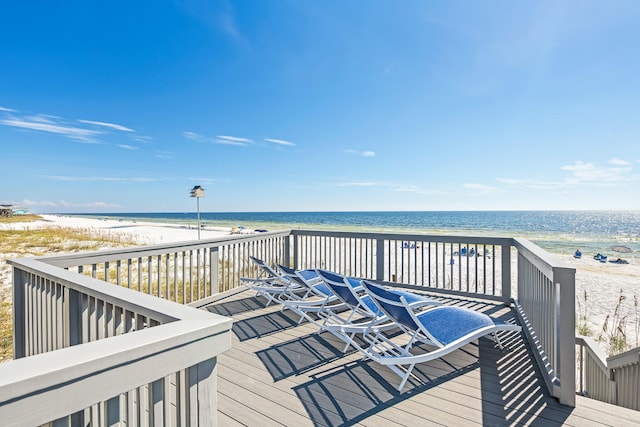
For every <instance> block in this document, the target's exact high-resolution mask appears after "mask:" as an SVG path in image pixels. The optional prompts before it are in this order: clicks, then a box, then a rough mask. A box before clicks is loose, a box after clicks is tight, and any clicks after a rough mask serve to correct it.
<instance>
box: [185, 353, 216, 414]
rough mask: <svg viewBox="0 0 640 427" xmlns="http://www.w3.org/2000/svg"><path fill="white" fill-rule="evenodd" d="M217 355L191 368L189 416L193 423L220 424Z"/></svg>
mask: <svg viewBox="0 0 640 427" xmlns="http://www.w3.org/2000/svg"><path fill="white" fill-rule="evenodd" d="M217 388H218V369H217V357H214V358H212V359H209V360H205V361H204V362H201V363H198V364H197V365H194V366H192V367H191V368H189V402H190V405H189V418H190V420H191V424H192V425H200V426H215V425H217V424H218V395H217V393H218V390H217Z"/></svg>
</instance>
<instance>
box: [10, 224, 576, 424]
mask: <svg viewBox="0 0 640 427" xmlns="http://www.w3.org/2000/svg"><path fill="white" fill-rule="evenodd" d="M516 253H517V255H518V258H517V259H518V269H517V291H515V292H514V291H512V284H513V280H512V273H513V272H512V268H511V261H512V255H513V254H516ZM250 255H251V256H256V257H258V258H261V259H263V260H265V261H266V262H268V263H269V264H275V263H281V264H285V265H291V266H295V267H297V268H326V269H329V270H334V271H336V272H339V273H342V274H346V275H351V276H355V277H361V278H367V279H372V280H377V281H381V282H385V283H388V284H390V285H395V286H403V287H408V288H414V289H422V290H428V291H432V292H442V293H448V294H456V295H462V296H470V297H479V298H485V299H493V300H499V301H503V302H505V303H511V302H512V301H514V297H515V303H516V307H517V308H518V312H519V314H520V315H522V319H521V320H522V321H523V322H525V323H524V324H525V325H526V326H529V327H528V328H525V329H527V336H528V337H529V338H530V339H531V341H532V343H534V346H532V347H533V349H534V351H535V350H538V351H539V353H540V355H539V357H538V358H537V360H538V362H539V363H540V364H541V366H542V367H543V369H544V371H543V372H544V373H546V374H547V376H548V378H547V383H548V385H549V389H550V390H551V392H552V394H553V395H554V396H556V397H558V398H559V399H560V401H561V402H563V403H565V404H568V405H573V404H574V398H575V394H574V393H575V375H574V372H575V370H573V369H571V367H572V366H574V365H575V359H574V355H573V354H572V353H570V352H567V351H562V350H563V349H565V347H566V345H565V344H564V343H563V340H565V339H566V337H567V331H569V330H570V331H571V336H570V339H569V342H570V343H571V345H573V342H574V335H573V328H574V322H575V316H574V311H573V303H574V294H575V290H574V286H575V284H574V273H575V271H574V270H573V269H570V268H566V267H564V266H561V265H560V264H559V263H558V262H557V260H555V259H553V257H550V256H549V255H548V254H547V253H546V252H544V251H543V250H541V249H540V248H538V247H536V246H535V245H533V244H531V243H530V242H527V241H525V240H519V239H510V238H490V237H470V236H431V235H420V234H390V233H351V232H326V231H308V230H292V231H286V232H271V233H263V234H254V235H248V236H228V237H224V238H217V239H211V240H201V241H194V242H182V243H174V244H164V245H155V246H146V247H136V248H126V249H119V250H108V251H98V252H92V253H83V254H71V255H63V256H53V257H44V258H38V259H29V260H13V261H11V264H12V265H13V267H14V289H15V297H14V306H15V312H16V322H15V325H14V334H15V356H16V358H18V359H23V360H17V361H15V362H10V363H8V364H4V365H0V368H1V369H2V370H3V371H2V372H9V371H11V370H12V369H13V368H11V365H13V364H15V363H22V364H23V365H28V364H29V363H33V364H34V366H39V368H37V369H36V368H33V369H27V370H24V371H22V372H23V374H22V375H17V376H16V375H14V376H12V377H11V378H13V379H12V382H11V383H9V382H6V381H5V380H4V377H3V376H2V372H0V378H1V379H0V418H2V414H3V412H2V411H9V412H13V411H12V410H8V409H6V408H7V405H11V407H12V408H18V407H20V408H22V406H14V405H21V403H20V402H21V401H22V400H23V399H26V398H27V396H32V395H38V393H44V392H45V391H47V390H49V389H57V388H60V387H61V389H60V390H61V391H62V392H63V393H64V394H60V395H58V396H63V395H65V396H76V395H75V394H69V395H67V394H66V389H65V388H64V387H66V385H65V386H62V385H56V381H60V383H61V384H62V383H64V384H74V383H75V382H79V383H82V381H84V378H85V377H84V376H82V375H79V376H78V377H74V378H75V379H73V380H72V379H69V378H67V376H69V375H71V371H72V367H71V365H69V366H66V365H65V366H66V367H67V368H68V369H69V372H67V373H66V374H65V375H66V376H64V375H63V376H59V375H58V373H57V372H59V371H58V370H56V368H55V365H52V368H51V370H48V369H47V368H46V364H47V360H49V359H51V360H57V359H56V358H57V357H58V356H57V354H59V353H60V351H65V352H71V353H73V357H71V356H69V357H68V358H67V357H65V359H66V360H74V363H76V362H77V363H78V364H80V365H82V364H83V363H86V365H87V366H88V367H91V366H93V364H94V363H95V364H99V365H100V366H102V367H104V369H103V370H102V371H101V375H107V376H108V381H114V382H116V378H119V376H118V375H117V374H116V373H115V372H116V371H117V369H119V368H118V366H119V365H118V363H117V361H118V360H120V359H118V358H119V357H124V355H126V354H127V353H128V352H131V354H135V353H136V352H137V351H138V350H136V348H138V347H139V346H140V345H142V343H146V344H144V345H142V347H144V348H145V349H146V345H149V346H154V345H156V346H158V345H160V344H157V343H155V341H154V340H155V339H157V338H158V336H157V335H155V334H156V333H157V334H158V335H162V336H167V335H166V334H169V335H170V334H176V335H175V336H178V335H180V334H185V337H186V336H190V334H193V333H195V332H194V331H192V330H191V329H190V327H192V326H193V325H194V324H193V323H189V322H190V321H191V320H192V319H194V320H195V319H198V321H200V320H202V319H201V316H204V319H208V321H210V322H211V328H212V329H211V330H210V332H211V339H212V340H213V339H214V338H213V337H214V336H215V337H218V336H220V337H219V338H216V339H218V340H219V341H224V343H219V344H218V345H217V346H209V347H208V348H209V352H205V353H203V358H202V359H201V360H200V361H199V362H198V363H199V364H202V363H209V364H210V363H211V362H207V361H211V360H213V361H214V362H213V363H214V365H215V355H216V354H218V353H219V352H220V351H224V350H225V349H226V348H228V345H229V344H228V342H229V341H228V340H229V339H228V333H229V327H230V323H229V321H228V320H226V319H221V318H217V317H211V315H209V314H208V313H204V312H200V311H197V310H193V309H192V308H189V307H182V306H180V305H178V304H173V302H175V303H179V304H186V305H191V306H193V307H200V306H203V305H205V304H207V303H209V302H212V301H215V300H216V299H219V298H220V297H221V295H224V294H226V293H227V292H233V291H234V290H242V289H243V287H242V286H241V283H240V277H255V275H256V274H257V272H256V270H255V266H253V265H251V264H250V262H249V258H248V257H249V256H250ZM105 282H108V283H109V284H106V283H105ZM113 285H117V286H113ZM134 291H135V292H134ZM516 295H517V297H516ZM162 299H164V300H169V301H170V302H169V301H162ZM196 313H198V314H196ZM194 316H195V317H194ZM202 321H204V322H206V321H207V320H202ZM169 328H170V329H171V331H169ZM160 329H162V330H167V331H168V332H166V334H165V333H160V332H156V331H158V330H160ZM214 330H215V331H217V332H215V333H214V332H213V331H214ZM132 337H140V338H132ZM222 337H224V338H222ZM101 341H105V342H106V341H109V342H110V343H111V342H114V343H116V344H115V347H112V346H109V348H113V349H116V348H117V349H118V352H116V353H117V355H116V354H114V355H113V356H109V357H113V359H109V360H102V359H100V361H99V362H98V361H97V359H96V358H98V357H99V356H100V355H101V352H102V351H104V347H102V346H107V344H103V343H102V342H101ZM193 342H194V344H193V345H194V346H196V345H197V343H198V342H199V341H198V339H194V341H193ZM130 346H131V347H130ZM160 347H162V346H161V345H160ZM154 348H156V347H154ZM174 350H175V349H173V348H171V349H169V348H166V349H164V350H158V351H159V352H160V353H163V352H164V351H166V352H170V351H174ZM139 351H140V352H142V353H144V352H145V351H146V350H144V349H140V350H139ZM175 351H179V350H175ZM184 351H185V353H189V352H190V351H191V350H189V349H187V348H185V349H184ZM74 352H75V353H74ZM142 353H141V354H142ZM150 353H152V352H150ZM109 354H111V353H109ZM153 354H154V355H155V354H157V353H153ZM54 355H56V356H54ZM81 356H83V357H86V358H87V359H86V361H85V362H82V361H81V360H82V357H81ZM149 357H151V354H149ZM145 360H146V359H145V358H144V357H143V356H141V358H140V359H139V360H138V362H137V363H139V364H140V365H139V366H138V369H139V370H140V371H143V370H146V371H148V372H153V375H155V377H154V378H153V379H149V378H146V377H145V378H144V381H143V379H142V378H136V377H131V381H126V382H124V383H123V384H122V386H121V387H119V388H118V390H115V389H110V391H109V393H112V394H110V395H109V396H108V397H105V396H104V395H103V393H102V394H101V393H91V392H88V391H87V392H86V393H84V394H83V398H82V399H77V400H78V401H77V402H76V399H75V397H74V398H72V399H67V400H69V404H68V405H67V406H65V409H64V411H67V412H64V411H63V412H64V413H63V414H62V415H60V416H58V415H59V414H60V413H59V412H56V414H55V416H51V417H50V418H48V419H46V420H44V421H42V419H43V418H42V417H41V418H37V420H38V421H37V422H35V418H34V422H33V423H30V424H38V423H45V422H48V421H51V420H54V419H57V418H60V417H63V416H66V417H67V419H70V418H69V417H80V416H82V417H84V419H87V418H88V419H103V418H104V417H107V418H108V419H111V418H110V417H112V416H113V417H116V415H115V414H117V417H123V415H122V414H123V413H125V415H126V416H131V417H133V418H131V419H136V420H137V419H140V418H141V417H145V416H146V415H144V414H150V415H148V416H149V417H152V416H156V415H157V416H162V417H176V416H177V417H183V416H186V415H187V414H190V412H189V407H190V406H189V404H188V403H187V402H193V400H189V399H187V397H186V396H192V397H191V398H193V393H192V392H190V391H189V390H192V389H191V388H190V387H187V383H188V381H187V378H190V377H189V375H192V373H191V370H188V371H185V370H184V369H189V368H187V367H181V368H179V369H178V368H176V367H175V366H167V367H166V369H165V367H164V366H162V367H159V366H158V364H157V363H156V362H155V361H153V359H148V362H145ZM39 363H42V365H38V364H39ZM572 364H573V365H572ZM207 366H210V365H207ZM143 367H144V369H143ZM174 368H175V369H176V370H173V371H171V370H170V369H174ZM38 369H41V370H42V371H43V373H42V375H43V376H45V377H48V378H49V381H50V385H49V386H47V387H44V388H45V389H46V390H44V389H43V390H42V391H35V390H26V391H25V392H24V393H23V392H16V391H14V390H20V387H21V386H20V387H14V385H16V384H31V383H34V384H35V383H38V382H37V381H35V380H34V379H33V378H32V376H31V372H36V371H38ZM60 369H62V368H60ZM65 369H66V368H65ZM65 369H62V371H65ZM112 371H113V372H112ZM38 375H39V376H40V375H41V374H38ZM158 381H161V382H158ZM189 384H191V383H189ZM86 388H87V390H91V387H86ZM69 390H71V389H69ZM179 390H185V391H184V393H179V392H178V391H179ZM185 393H186V394H185ZM174 394H175V395H176V396H177V397H176V398H175V399H174V400H175V402H174V401H168V400H166V399H164V398H161V397H160V396H173V395H174ZM105 399H106V400H105ZM54 400H59V399H54ZM159 402H161V403H159ZM83 405H84V406H83ZM136 405H137V406H136ZM156 405H159V406H156ZM125 408H126V409H127V410H126V411H125ZM160 408H162V409H160ZM78 411H80V412H78ZM9 412H5V413H9ZM46 413H47V414H53V412H50V411H46ZM167 413H169V415H166V414H167ZM199 413H200V415H201V413H202V411H199ZM214 413H215V411H214ZM71 414H73V415H71ZM78 414H80V415H78ZM129 414H131V415H129ZM47 416H48V415H47ZM212 416H213V415H212ZM154 419H155V418H154ZM172 419H173V418H172ZM41 421H42V422H41ZM134 425H135V423H134Z"/></svg>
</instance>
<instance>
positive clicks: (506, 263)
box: [500, 245, 511, 301]
mask: <svg viewBox="0 0 640 427" xmlns="http://www.w3.org/2000/svg"><path fill="white" fill-rule="evenodd" d="M500 252H502V259H501V261H502V265H501V268H502V298H504V300H505V301H510V300H511V245H502V249H501V251H500Z"/></svg>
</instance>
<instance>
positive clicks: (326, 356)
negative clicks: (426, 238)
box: [207, 292, 640, 427]
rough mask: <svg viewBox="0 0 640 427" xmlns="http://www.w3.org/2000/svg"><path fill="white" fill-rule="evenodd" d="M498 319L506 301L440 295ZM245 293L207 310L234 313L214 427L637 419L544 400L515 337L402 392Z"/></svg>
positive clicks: (421, 371)
mask: <svg viewBox="0 0 640 427" xmlns="http://www.w3.org/2000/svg"><path fill="white" fill-rule="evenodd" d="M446 302H448V303H452V304H456V305H462V306H467V307H470V308H473V309H476V310H480V311H483V312H485V313H487V314H490V315H492V316H495V317H501V318H503V319H505V320H509V319H513V317H514V315H513V313H512V312H511V310H510V309H509V308H506V307H504V306H502V305H497V304H494V303H487V302H485V301H467V300H454V299H447V300H446ZM279 308H280V307H278V306H270V307H266V308H265V307H264V301H263V300H262V299H259V298H255V297H254V296H253V293H249V292H243V293H240V294H237V295H235V296H233V297H230V298H227V299H225V300H222V301H219V302H217V303H216V304H214V305H211V306H209V307H207V309H208V310H210V311H212V312H215V313H218V314H222V315H226V316H230V317H233V319H234V320H235V324H234V326H233V332H234V335H235V336H234V338H233V347H232V349H231V350H230V351H228V352H226V353H224V354H223V355H222V356H220V357H219V359H218V361H219V363H218V423H219V425H221V426H240V425H247V426H257V425H260V426H268V425H288V426H352V425H357V426H391V425H402V426H423V425H473V424H476V425H543V426H553V425H574V426H580V427H584V426H588V425H611V426H630V425H640V413H639V412H636V411H632V410H629V409H625V408H621V407H617V406H613V405H608V404H604V403H601V402H598V401H595V400H591V399H586V398H583V397H577V406H576V408H570V407H567V406H564V405H560V404H559V403H558V402H557V401H556V400H555V399H554V398H552V397H550V396H549V394H548V392H547V391H546V388H545V386H544V382H543V380H542V378H541V376H540V374H539V372H538V370H537V368H536V367H534V364H533V361H532V360H533V359H532V355H531V354H530V352H529V349H528V346H527V344H526V343H525V342H524V340H523V339H522V337H521V336H520V335H517V336H511V337H508V339H507V340H506V345H507V348H508V349H507V350H504V351H503V350H500V349H497V348H495V347H494V343H493V342H492V341H490V340H488V339H480V340H478V341H476V342H474V343H472V344H469V345H467V346H465V347H463V348H462V349H460V350H457V351H455V352H453V353H451V354H449V355H448V356H446V357H444V358H442V359H439V360H436V361H433V362H429V363H424V364H421V365H419V366H417V367H416V369H415V370H414V372H415V373H416V375H417V376H418V377H419V378H420V379H421V381H418V380H416V379H410V380H409V382H407V385H406V386H405V388H404V390H403V392H402V393H400V392H398V391H397V390H396V386H397V385H398V384H399V381H400V379H399V377H398V376H397V375H395V374H394V373H392V372H391V371H390V370H388V369H387V368H385V367H382V366H380V365H378V364H376V363H374V362H371V361H368V362H364V361H362V358H361V357H360V355H359V353H357V352H353V351H348V352H347V354H343V353H342V351H341V350H342V348H343V344H342V341H339V340H338V339H337V338H335V337H334V336H332V335H331V334H329V333H326V332H324V333H322V334H317V333H316V331H317V328H316V327H315V326H314V325H313V324H309V323H303V324H301V325H298V324H297V320H298V319H297V317H296V316H295V315H294V314H293V313H290V312H284V313H283V312H280V311H279Z"/></svg>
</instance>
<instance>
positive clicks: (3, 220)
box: [0, 215, 42, 224]
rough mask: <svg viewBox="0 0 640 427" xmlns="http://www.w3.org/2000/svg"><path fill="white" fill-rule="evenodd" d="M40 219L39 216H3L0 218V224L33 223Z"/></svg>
mask: <svg viewBox="0 0 640 427" xmlns="http://www.w3.org/2000/svg"><path fill="white" fill-rule="evenodd" d="M40 220H42V217H41V216H40V215H15V216H9V217H6V216H3V217H0V224H9V223H16V222H34V221H40Z"/></svg>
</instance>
